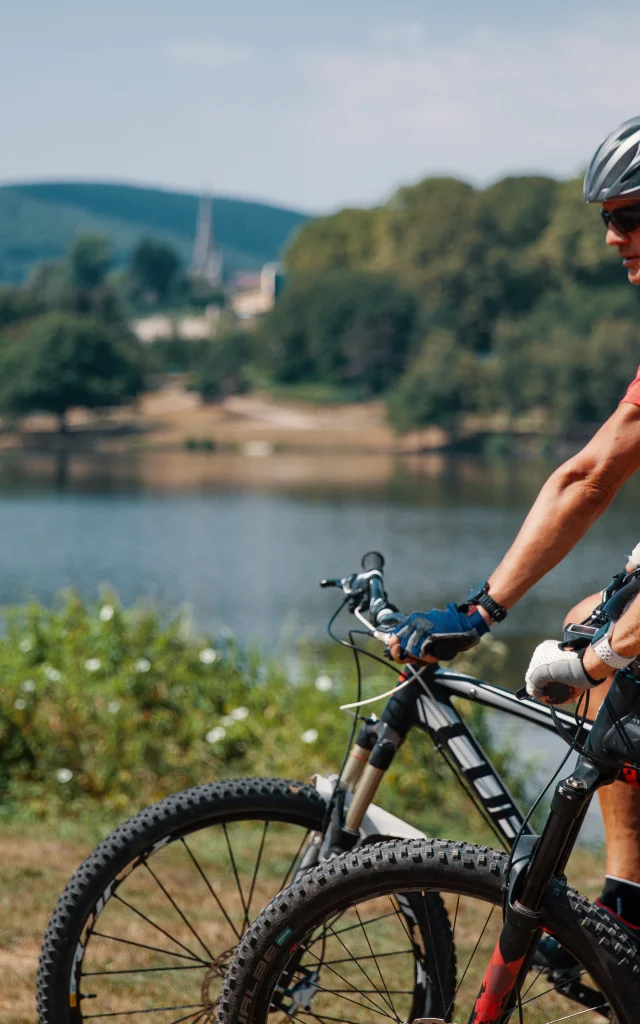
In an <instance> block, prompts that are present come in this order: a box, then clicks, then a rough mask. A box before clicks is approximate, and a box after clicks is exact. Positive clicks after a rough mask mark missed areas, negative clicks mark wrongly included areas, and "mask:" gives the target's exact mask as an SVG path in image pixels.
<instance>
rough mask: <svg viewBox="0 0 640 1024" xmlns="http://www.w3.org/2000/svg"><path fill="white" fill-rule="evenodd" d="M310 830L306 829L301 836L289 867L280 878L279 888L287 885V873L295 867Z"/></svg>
mask: <svg viewBox="0 0 640 1024" xmlns="http://www.w3.org/2000/svg"><path fill="white" fill-rule="evenodd" d="M311 831H312V830H311V829H307V833H306V835H304V836H303V837H302V841H301V843H300V846H299V847H298V849H297V850H296V852H295V853H294V855H293V859H292V861H291V863H290V864H289V867H288V868H287V873H286V875H285V876H284V878H283V879H282V882H281V883H280V889H284V888H285V886H287V885H288V884H289V875H290V874H291V872H292V871H293V869H294V868H295V866H296V864H297V863H298V861H299V860H300V855H301V853H302V848H303V846H304V845H305V844H306V843H307V842H308V841H309V836H310V835H311Z"/></svg>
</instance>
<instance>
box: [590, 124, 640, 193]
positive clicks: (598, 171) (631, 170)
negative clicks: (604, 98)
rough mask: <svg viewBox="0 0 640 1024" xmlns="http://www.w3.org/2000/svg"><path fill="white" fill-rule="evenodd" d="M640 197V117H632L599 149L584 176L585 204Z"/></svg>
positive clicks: (608, 137)
mask: <svg viewBox="0 0 640 1024" xmlns="http://www.w3.org/2000/svg"><path fill="white" fill-rule="evenodd" d="M632 196H638V197H639V198H640V117H632V118H631V119H630V120H629V121H625V122H624V124H621V125H620V127H619V128H616V130H615V131H614V132H611V135H608V136H607V138H606V139H605V140H604V142H603V143H601V145H600V146H599V147H598V149H597V150H596V152H595V155H594V156H593V159H592V160H591V163H590V164H589V166H588V168H587V173H586V174H585V176H584V201H585V203H603V202H604V201H605V199H626V198H630V197H632Z"/></svg>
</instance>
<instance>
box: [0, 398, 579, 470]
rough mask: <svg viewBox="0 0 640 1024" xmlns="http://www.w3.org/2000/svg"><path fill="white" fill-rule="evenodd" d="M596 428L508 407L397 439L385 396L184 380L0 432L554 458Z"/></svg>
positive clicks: (48, 442)
mask: <svg viewBox="0 0 640 1024" xmlns="http://www.w3.org/2000/svg"><path fill="white" fill-rule="evenodd" d="M593 429H595V428H591V427H589V426H588V425H583V426H582V427H581V428H579V429H576V430H575V431H574V432H573V434H572V435H566V434H564V435H562V436H558V435H555V434H552V433H550V432H549V430H548V428H546V429H545V427H544V426H543V424H541V423H540V422H539V420H537V419H536V417H535V416H523V417H522V418H521V420H520V421H519V422H518V423H517V424H514V423H513V422H509V420H508V418H507V417H506V416H505V415H503V414H500V413H496V414H494V415H493V416H491V417H489V416H486V417H470V418H469V419H468V420H467V421H466V422H465V424H464V426H463V427H462V429H460V430H459V431H457V432H456V434H455V435H453V434H452V433H450V432H449V431H446V430H444V429H442V428H441V427H437V426H433V427H427V428H425V429H422V430H415V431H411V432H410V433H407V434H405V435H404V436H398V435H397V434H395V433H394V431H393V430H392V428H391V427H390V426H389V424H388V422H387V419H386V410H385V405H384V403H383V402H382V401H368V402H333V403H324V402H316V401H302V400H300V399H298V400H294V399H287V398H283V397H274V396H273V395H271V394H269V393H267V392H251V393H249V394H243V395H232V396H228V397H227V398H225V399H223V400H222V401H221V402H218V403H207V402H204V401H203V400H202V399H201V398H200V396H199V395H198V394H197V393H196V392H194V391H192V390H190V389H189V388H188V386H187V382H186V381H184V380H182V379H175V380H169V381H166V382H164V383H163V384H162V386H161V387H159V388H158V389H156V390H154V391H147V392H144V393H143V394H142V395H140V397H139V399H138V401H137V402H136V404H135V405H134V406H124V407H121V408H115V409H112V410H109V411H107V412H105V411H97V412H89V411H87V410H84V409H75V410H71V411H70V412H69V413H68V415H67V424H66V429H65V431H64V433H60V432H59V430H58V424H57V420H56V417H55V416H53V415H47V414H41V415H32V416H28V417H25V418H24V419H23V420H22V421H21V424H20V428H19V429H11V428H10V426H6V427H5V429H4V431H1V432H0V452H2V451H7V452H9V451H20V450H24V451H29V452H37V451H41V452H47V451H68V452H94V453H112V454H120V455H124V454H136V453H140V452H142V451H148V452H153V451H165V452H168V451H171V452H177V451H192V452H194V453H196V452H200V453H202V452H205V453H211V452H216V453H218V454H221V453H225V452H226V453H229V452H240V453H243V454H246V455H250V456H253V457H264V456H269V455H272V454H275V453H296V452H303V453H313V454H317V455H322V454H330V453H333V454H349V453H352V454H358V453H371V454H379V455H420V454H426V455H429V454H434V453H443V454H446V453H458V452H459V453H461V454H469V455H487V456H490V457H501V456H508V455H518V456H523V455H525V456H526V455H529V456H531V457H540V456H554V455H557V454H563V453H564V452H565V451H571V450H573V449H575V448H577V447H579V446H580V444H582V443H584V441H586V440H587V439H588V438H589V437H590V436H591V433H592V432H593Z"/></svg>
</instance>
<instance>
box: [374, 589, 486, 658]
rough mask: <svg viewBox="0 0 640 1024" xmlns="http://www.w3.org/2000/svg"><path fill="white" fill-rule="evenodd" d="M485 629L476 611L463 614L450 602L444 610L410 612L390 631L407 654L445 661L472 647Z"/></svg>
mask: <svg viewBox="0 0 640 1024" xmlns="http://www.w3.org/2000/svg"><path fill="white" fill-rule="evenodd" d="M463 607H464V606H463ZM488 632H489V626H488V625H487V623H486V622H485V620H484V618H483V617H482V615H481V614H480V612H479V611H475V612H473V613H472V614H471V615H467V614H466V613H465V612H463V611H461V610H460V608H459V607H458V606H457V605H456V604H455V603H454V602H453V601H450V602H449V604H448V605H447V607H446V608H445V609H444V610H442V609H439V608H433V609H432V610H431V611H430V612H413V614H412V615H409V617H408V618H407V621H406V622H405V623H404V625H403V626H399V627H398V628H397V629H395V630H394V635H395V636H397V638H398V640H399V641H400V643H401V645H402V649H403V651H404V654H405V655H406V656H407V657H410V658H422V657H424V656H425V655H427V654H429V655H431V656H432V657H434V658H438V659H439V660H440V659H442V660H443V661H448V660H449V659H450V658H454V657H455V656H456V654H459V653H460V652H461V651H466V650H469V648H470V647H475V645H476V644H477V643H478V642H479V640H480V637H481V636H483V635H484V634H485V633H488Z"/></svg>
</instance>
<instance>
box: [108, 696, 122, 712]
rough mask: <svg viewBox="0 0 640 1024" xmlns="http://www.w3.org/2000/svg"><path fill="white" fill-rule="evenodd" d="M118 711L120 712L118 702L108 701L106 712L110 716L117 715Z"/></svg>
mask: <svg viewBox="0 0 640 1024" xmlns="http://www.w3.org/2000/svg"><path fill="white" fill-rule="evenodd" d="M119 710H120V704H119V703H118V701H117V700H110V701H109V703H108V704H107V711H108V712H109V714H110V715H117V713H118V711H119Z"/></svg>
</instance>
